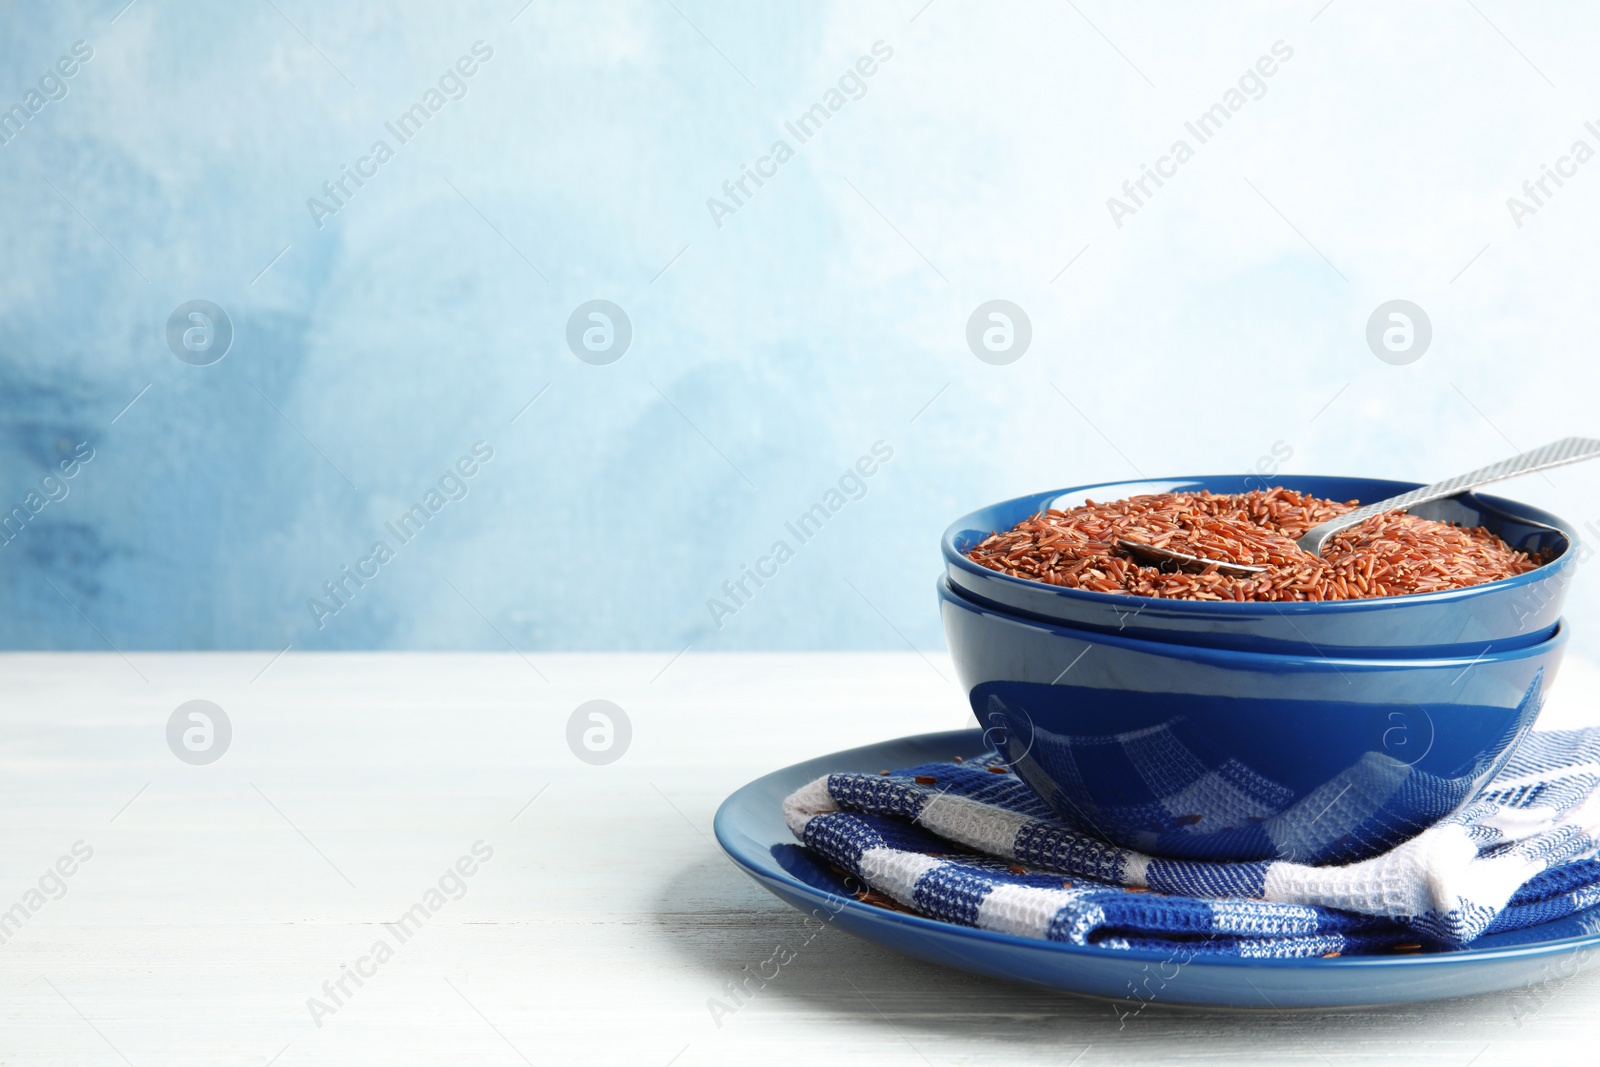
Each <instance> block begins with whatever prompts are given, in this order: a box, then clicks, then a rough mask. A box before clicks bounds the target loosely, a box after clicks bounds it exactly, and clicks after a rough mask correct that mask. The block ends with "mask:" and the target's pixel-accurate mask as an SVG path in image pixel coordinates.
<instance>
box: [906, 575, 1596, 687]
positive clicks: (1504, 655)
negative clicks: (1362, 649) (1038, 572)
mask: <svg viewBox="0 0 1600 1067" xmlns="http://www.w3.org/2000/svg"><path fill="white" fill-rule="evenodd" d="M935 584H936V586H937V592H938V596H939V599H940V600H941V601H944V600H948V601H950V602H951V603H952V604H954V605H955V606H956V607H959V608H961V609H962V610H965V611H971V612H973V613H975V614H979V615H993V616H995V617H996V618H997V619H1001V620H1003V621H1005V622H1009V623H1014V624H1016V625H1018V626H1030V627H1033V628H1034V629H1036V630H1044V631H1046V632H1055V631H1062V632H1064V633H1066V635H1067V636H1069V637H1074V638H1077V639H1078V640H1081V641H1084V642H1086V643H1089V644H1096V645H1109V646H1111V647H1113V648H1120V649H1123V650H1124V651H1128V652H1137V653H1143V654H1146V655H1154V656H1160V657H1162V658H1165V659H1184V660H1189V661H1191V662H1195V663H1205V664H1208V665H1213V666H1217V665H1220V666H1224V667H1228V668H1229V669H1233V670H1241V669H1249V668H1250V665H1251V664H1256V665H1257V667H1256V668H1255V669H1257V670H1265V669H1266V668H1267V667H1268V665H1269V664H1270V665H1272V666H1274V667H1277V668H1283V667H1302V666H1304V667H1312V668H1319V669H1320V668H1323V667H1327V668H1330V669H1332V670H1334V671H1335V672H1337V671H1338V670H1339V669H1340V668H1345V669H1348V670H1350V671H1352V672H1362V671H1372V672H1392V671H1395V670H1407V669H1417V668H1424V669H1432V668H1441V667H1442V668H1451V667H1461V668H1470V667H1472V666H1474V665H1476V664H1479V663H1505V662H1511V661H1514V660H1519V659H1529V658H1532V657H1534V656H1542V655H1545V654H1546V653H1548V652H1550V651H1552V650H1554V649H1559V648H1562V647H1564V646H1565V645H1566V643H1567V641H1568V640H1569V639H1570V638H1571V636H1572V632H1571V628H1570V627H1569V626H1568V625H1567V620H1566V619H1565V618H1561V619H1558V620H1557V621H1556V624H1555V627H1554V628H1553V629H1552V630H1551V631H1550V633H1549V634H1548V635H1547V636H1545V637H1543V638H1541V639H1540V640H1538V641H1534V642H1532V643H1531V644H1526V645H1518V646H1516V647H1514V648H1499V649H1493V650H1485V651H1483V652H1480V653H1478V654H1477V655H1471V654H1469V653H1466V652H1459V653H1455V654H1453V655H1449V656H1422V655H1410V654H1407V655H1401V656H1329V655H1323V654H1321V653H1318V652H1316V651H1313V650H1311V649H1310V648H1309V647H1308V648H1307V650H1306V651H1301V652H1260V651H1257V650H1255V649H1242V648H1226V647H1216V646H1213V645H1192V644H1186V643H1183V642H1177V641H1160V640H1155V639H1153V638H1149V637H1131V636H1129V635H1127V634H1112V633H1105V632H1103V631H1100V630H1091V629H1088V628H1086V627H1082V626H1073V625H1072V624H1070V623H1066V622H1060V621H1057V620H1053V619H1041V618H1038V617H1037V616H1033V615H1022V614H1019V613H1016V612H1012V611H1002V610H1000V609H999V608H994V607H990V606H989V605H988V604H980V603H978V602H977V601H975V600H972V599H971V598H969V597H967V596H964V595H963V594H962V592H961V590H960V589H957V588H956V587H955V584H954V583H953V582H951V581H950V576H949V575H948V574H941V575H939V577H938V580H937V582H936V583H935ZM941 614H942V612H941ZM948 636H949V635H948V631H947V632H946V637H947V638H948ZM1416 651H1423V650H1422V649H1418V650H1416ZM1241 661H1242V662H1241ZM1052 684H1053V683H1052Z"/></svg>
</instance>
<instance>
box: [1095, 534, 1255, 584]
mask: <svg viewBox="0 0 1600 1067" xmlns="http://www.w3.org/2000/svg"><path fill="white" fill-rule="evenodd" d="M1115 543H1116V546H1117V547H1118V548H1120V549H1122V551H1124V552H1126V553H1127V554H1128V555H1130V556H1132V557H1133V558H1134V559H1136V560H1138V561H1139V562H1140V563H1149V564H1152V565H1154V566H1157V567H1159V566H1162V565H1163V564H1169V563H1170V564H1172V565H1173V566H1174V567H1177V568H1178V570H1180V571H1189V572H1191V573H1198V572H1200V571H1204V570H1205V569H1206V568H1207V567H1215V568H1216V569H1217V573H1218V574H1226V575H1228V576H1229V577H1231V578H1248V577H1249V576H1250V575H1252V574H1261V573H1263V572H1264V571H1266V569H1267V568H1265V567H1252V566H1250V565H1249V564H1247V563H1227V562H1225V561H1223V560H1220V559H1206V558H1204V557H1203V556H1191V555H1189V554H1188V553H1186V552H1174V551H1173V550H1172V549H1170V548H1157V547H1156V546H1155V545H1147V544H1145V543H1144V542H1143V541H1130V540H1128V539H1127V538H1125V537H1119V538H1117V540H1116V542H1115Z"/></svg>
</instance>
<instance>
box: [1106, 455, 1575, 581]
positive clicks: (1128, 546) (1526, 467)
mask: <svg viewBox="0 0 1600 1067" xmlns="http://www.w3.org/2000/svg"><path fill="white" fill-rule="evenodd" d="M1595 456H1600V440H1595V439H1594V438H1592V437H1564V438H1562V439H1561V440H1559V441H1556V442H1553V443H1551V444H1548V445H1545V446H1544V447H1543V448H1536V449H1534V450H1533V451H1532V452H1524V453H1523V454H1522V455H1520V456H1514V457H1512V458H1511V459H1506V460H1501V461H1500V462H1499V463H1495V464H1492V465H1491V466H1488V467H1482V468H1479V469H1478V470H1475V471H1472V472H1471V473H1469V474H1458V475H1457V476H1456V477H1454V478H1448V479H1446V480H1445V481H1442V482H1435V483H1433V484H1432V485H1425V486H1423V487H1422V488H1421V489H1413V490H1411V491H1410V492H1408V493H1401V494H1400V495H1399V496H1394V497H1390V498H1389V499H1387V500H1380V501H1378V502H1377V503H1376V504H1366V505H1363V506H1362V507H1359V508H1356V509H1355V510H1354V511H1347V512H1345V513H1344V514H1343V515H1340V516H1339V517H1338V518H1334V519H1329V520H1328V521H1327V522H1325V523H1322V524H1321V525H1320V526H1313V527H1312V528H1311V529H1309V530H1307V531H1306V532H1305V534H1303V535H1302V536H1301V538H1300V540H1299V541H1297V542H1296V544H1298V545H1299V546H1300V549H1301V551H1303V552H1308V553H1310V554H1311V555H1313V556H1320V555H1322V549H1323V546H1324V545H1326V544H1327V542H1328V538H1329V537H1331V536H1333V535H1334V534H1336V533H1338V532H1339V531H1340V530H1343V529H1347V528H1348V527H1351V526H1356V525H1358V524H1360V523H1363V522H1365V521H1366V520H1367V519H1370V518H1371V517H1372V516H1374V515H1382V514H1383V513H1384V512H1386V511H1408V510H1410V509H1411V508H1412V507H1414V506H1415V505H1417V504H1425V503H1427V502H1428V501H1431V500H1443V499H1445V498H1446V497H1452V496H1458V495H1460V494H1461V493H1465V492H1466V491H1467V490H1469V489H1476V488H1477V487H1478V486H1480V485H1488V484H1489V483H1491V482H1501V481H1505V480H1506V479H1507V478H1515V477H1517V476H1518V475H1522V474H1532V473H1533V472H1534V471H1542V470H1546V469H1548V468H1550V467H1560V466H1564V465H1565V464H1568V463H1578V462H1581V461H1583V460H1586V459H1593V458H1594V457H1595ZM1524 521H1529V520H1524ZM1534 525H1538V524H1534ZM1116 547H1118V548H1120V549H1121V550H1122V551H1124V552H1126V553H1127V554H1128V555H1130V556H1132V557H1133V558H1134V559H1136V560H1138V561H1140V562H1141V563H1150V564H1155V565H1157V566H1159V565H1162V564H1171V565H1173V566H1175V567H1177V568H1178V569H1179V570H1184V571H1190V572H1196V571H1203V570H1204V569H1205V568H1206V567H1215V568H1216V569H1217V573H1218V574H1226V575H1230V576H1232V577H1235V578H1245V577H1249V576H1250V575H1252V574H1261V573H1263V572H1265V571H1266V570H1267V569H1268V568H1266V567H1253V566H1250V565H1248V564H1244V563H1226V562H1223V561H1222V560H1214V559H1204V558H1202V557H1200V556H1190V555H1187V554H1185V553H1183V552H1174V551H1172V550H1171V549H1168V548H1157V547H1156V546H1155V545H1147V544H1145V543H1144V542H1142V541H1130V540H1127V539H1126V538H1119V539H1118V540H1117V542H1116Z"/></svg>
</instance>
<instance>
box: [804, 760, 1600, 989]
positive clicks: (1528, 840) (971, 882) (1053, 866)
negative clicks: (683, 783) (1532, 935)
mask: <svg viewBox="0 0 1600 1067" xmlns="http://www.w3.org/2000/svg"><path fill="white" fill-rule="evenodd" d="M991 768H993V769H991ZM1004 769H1005V768H1004V767H1003V765H1002V764H1001V763H1000V761H999V758H998V757H997V756H995V755H994V754H993V753H990V754H988V755H986V756H983V757H980V758H978V759H973V760H967V761H965V762H959V761H957V762H950V763H930V764H925V765H923V766H920V767H908V768H905V769H904V770H899V771H893V772H890V773H888V774H830V775H827V776H825V777H822V778H819V779H817V780H816V781H814V782H812V783H811V784H809V785H807V786H805V787H804V788H802V789H800V790H799V791H797V792H796V793H794V794H793V795H792V796H790V797H789V798H788V799H786V800H785V801H784V816H785V818H786V819H787V821H788V824H789V828H790V829H791V830H792V831H793V832H794V834H795V836H796V837H797V838H799V839H800V840H801V841H802V842H803V843H804V844H805V845H806V847H808V848H809V849H811V850H812V851H813V852H815V853H817V854H819V855H821V856H822V857H824V858H825V859H827V860H828V861H829V862H831V863H833V864H834V865H836V866H838V867H841V868H843V869H844V870H846V871H849V872H850V873H853V874H854V875H856V876H857V877H858V878H860V879H861V880H862V881H863V882H865V883H866V885H867V886H868V887H869V888H870V889H871V890H872V891H874V892H875V893H876V894H878V895H879V897H880V898H888V901H892V902H894V904H895V905H897V906H900V907H903V908H905V909H907V910H909V911H912V912H915V913H917V914H919V915H924V916H927V917H928V918H932V919H941V920H944V921H946V922H953V923H959V924H961V925H964V926H975V927H978V928H980V929H984V930H994V931H997V932H1001V933H1007V934H1016V935H1019V936H1022V937H1037V938H1043V939H1046V940H1051V941H1066V942H1071V943H1074V944H1081V945H1099V946H1102V947H1105V948H1108V949H1127V948H1152V949H1163V950H1165V949H1173V950H1180V951H1184V952H1188V953H1193V954H1200V953H1205V954H1222V955H1235V956H1258V957H1270V956H1279V957H1286V956H1331V955H1340V954H1362V953H1379V952H1392V951H1416V950H1419V949H1421V948H1423V947H1434V946H1438V947H1446V946H1459V945H1463V944H1466V943H1468V942H1470V941H1472V940H1474V939H1475V938H1478V937H1480V936H1482V935H1483V934H1486V933H1498V932H1501V931H1505V930H1514V929H1519V928H1521V927H1526V926H1533V925H1535V924H1538V923H1542V922H1547V921H1549V920H1552V919H1556V918H1559V917H1561V916H1564V915H1570V914H1572V913H1573V912H1576V911H1581V910H1583V909H1585V908H1588V907H1591V906H1593V905H1595V904H1600V859H1597V851H1600V728H1594V729H1585V730H1561V731H1548V732H1536V733H1532V734H1529V735H1528V737H1527V738H1526V739H1525V740H1524V741H1523V742H1522V744H1521V745H1519V746H1518V747H1517V749H1516V751H1515V753H1514V754H1513V755H1512V757H1511V760H1510V761H1509V762H1508V763H1507V764H1506V766H1505V767H1504V769H1502V770H1501V772H1500V773H1499V774H1498V775H1497V776H1496V777H1495V778H1494V780H1493V781H1492V782H1491V783H1490V785H1489V787H1488V788H1487V789H1486V790H1485V791H1484V793H1483V794H1482V796H1480V797H1479V798H1478V799H1477V800H1475V801H1473V802H1472V803H1471V804H1470V805H1468V806H1467V807H1466V808H1465V809H1463V810H1462V811H1460V812H1458V813H1457V814H1455V815H1453V816H1451V817H1450V818H1449V819H1447V820H1445V821H1444V822H1442V823H1440V824H1438V825H1436V826H1434V827H1431V828H1430V829H1428V830H1425V831H1423V832H1422V833H1421V834H1419V835H1417V836H1416V837H1414V838H1412V839H1410V840H1409V841H1406V842H1404V843H1403V844H1401V845H1399V846H1397V847H1395V848H1394V849H1392V850H1390V851H1389V852H1387V853H1384V854H1383V855H1380V856H1376V857H1374V858H1372V859H1368V860H1363V861H1361V862H1359V863H1352V864H1348V865H1345V866H1340V867H1310V866H1304V865H1300V864H1295V863H1289V862H1285V861H1264V862H1257V863H1208V862H1202V861H1196V860H1168V859H1157V858H1154V857H1151V856H1146V855H1141V854H1139V853H1137V852H1133V851H1130V850H1128V849H1123V848H1118V847H1117V846H1115V845H1111V844H1108V843H1106V842H1104V841H1099V840H1096V839H1094V838H1092V837H1087V836H1085V835H1083V834H1080V833H1078V832H1076V831H1074V830H1071V829H1068V828H1067V827H1066V826H1064V825H1063V824H1061V823H1059V822H1057V821H1056V820H1055V819H1054V818H1053V816H1052V815H1051V813H1050V812H1049V810H1048V809H1047V808H1046V807H1045V806H1044V804H1043V803H1042V802H1041V801H1040V800H1039V799H1038V798H1037V797H1036V796H1035V795H1034V794H1033V793H1032V791H1030V790H1029V789H1028V787H1027V786H1026V785H1024V784H1023V783H1022V781H1020V780H1019V779H1018V778H1017V777H1016V775H1014V774H1010V773H996V771H997V770H998V771H1004Z"/></svg>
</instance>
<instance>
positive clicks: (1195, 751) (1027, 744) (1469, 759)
mask: <svg viewBox="0 0 1600 1067" xmlns="http://www.w3.org/2000/svg"><path fill="white" fill-rule="evenodd" d="M939 603H940V611H941V614H942V616H943V620H944V629H945V635H946V637H947V639H948V641H949V644H950V653H951V656H952V657H953V658H954V660H955V666H956V671H957V672H958V673H959V675H960V676H961V681H962V684H963V685H964V686H965V687H966V689H967V693H968V699H969V701H970V702H971V704H972V710H973V714H974V715H976V716H977V718H978V722H979V724H980V725H981V726H983V727H985V728H986V729H987V730H988V731H989V734H990V737H991V739H992V740H993V742H994V743H995V744H996V745H997V746H998V747H999V749H1000V751H1001V753H1002V754H1003V755H1004V756H1005V757H1006V760H1007V762H1008V763H1010V764H1011V765H1012V767H1013V769H1015V770H1016V772H1017V773H1018V774H1019V775H1021V776H1022V778H1023V780H1025V781H1026V782H1027V783H1028V784H1029V785H1030V786H1031V787H1032V788H1033V789H1034V791H1035V792H1037V793H1038V794H1039V795H1040V796H1041V797H1042V798H1043V799H1044V800H1045V801H1046V802H1047V803H1049V805H1050V806H1051V808H1052V809H1054V810H1055V811H1056V812H1057V813H1058V814H1059V815H1060V816H1061V817H1062V818H1063V819H1065V820H1066V821H1068V822H1069V823H1071V824H1072V825H1075V826H1077V827H1078V828H1079V829H1081V830H1083V831H1084V832H1085V833H1090V834H1093V835H1095V836H1097V837H1100V838H1103V839H1105V840H1109V841H1113V842H1115V843H1117V844H1119V845H1123V846H1126V847H1128V848H1134V849H1139V850H1140V851H1143V852H1148V853H1152V854H1154V855H1159V856H1172V857H1190V858H1203V859H1219V860H1260V859H1278V858H1283V859H1291V860H1294V861H1296V862H1300V863H1346V862H1351V861H1353V860H1357V859H1362V858H1365V857H1367V856H1371V855H1375V854H1376V853H1379V852H1382V851H1384V850H1385V849H1387V848H1389V847H1391V846H1393V845H1395V844H1397V843H1398V842H1400V841H1402V840H1404V839H1406V838H1408V837H1411V836H1413V835H1414V834H1416V833H1417V832H1418V831H1420V830H1422V829H1424V828H1426V827H1428V826H1431V825H1432V824H1433V823H1435V822H1438V821H1439V820H1440V819H1442V818H1444V817H1445V816H1446V815H1449V814H1451V813H1452V812H1454V811H1456V810H1457V809H1459V808H1460V807H1461V806H1462V805H1463V804H1465V803H1466V802H1467V801H1469V800H1471V799H1472V798H1473V797H1474V796H1476V795H1477V793H1478V791H1479V790H1480V789H1481V788H1482V786H1483V784H1484V783H1485V782H1486V781H1487V780H1488V779H1489V778H1490V777H1491V776H1492V775H1493V774H1494V773H1495V772H1496V771H1497V770H1498V769H1499V768H1500V765H1501V764H1502V763H1503V762H1504V760H1505V758H1506V757H1507V756H1509V754H1510V749H1511V746H1512V745H1513V744H1514V743H1515V742H1516V741H1517V740H1518V739H1520V738H1521V737H1522V735H1523V733H1524V732H1525V731H1526V730H1528V728H1529V727H1531V726H1532V725H1533V720H1534V719H1535V717H1537V715H1538V713H1539V708H1540V707H1541V705H1542V703H1543V700H1544V693H1545V690H1546V687H1547V686H1548V685H1549V684H1550V682H1551V681H1552V680H1553V679H1554V677H1555V672H1556V667H1557V665H1558V664H1559V662H1560V660H1561V653H1562V651H1563V649H1564V647H1565V645H1566V639H1567V635H1566V633H1565V631H1564V630H1563V629H1561V628H1560V627H1558V628H1557V630H1556V632H1555V633H1554V634H1553V635H1551V636H1550V637H1549V638H1547V639H1546V640H1544V641H1542V642H1540V643H1539V644H1537V645H1531V646H1528V647H1525V648H1516V649H1507V650H1502V651H1499V652H1487V653H1483V654H1481V655H1478V656H1475V657H1468V656H1462V657H1447V658H1432V659H1422V658H1416V659H1398V658H1380V659H1356V658H1329V657H1321V656H1312V655H1304V656H1291V655H1275V654H1268V653H1260V652H1239V651H1235V650H1232V649H1217V648H1204V647H1201V646H1197V645H1184V644H1174V643H1170V642H1157V641H1142V640H1138V639H1136V638H1131V637H1125V636H1120V635H1115V634H1106V633H1099V632H1097V631H1093V630H1076V629H1071V628H1068V627H1064V626H1059V625H1055V624H1051V623H1046V622H1042V621H1039V620H1035V619H1029V618H1024V617H1021V616H1017V615H1009V614H1004V613H1001V612H999V611H997V610H995V609H993V608H989V607H986V606H983V605H980V604H976V603H973V602H972V601H970V600H967V599H965V598H964V597H962V596H961V595H960V594H959V593H956V592H955V591H954V590H953V589H951V587H950V584H949V582H948V581H947V580H946V579H944V578H941V579H940V580H939Z"/></svg>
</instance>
